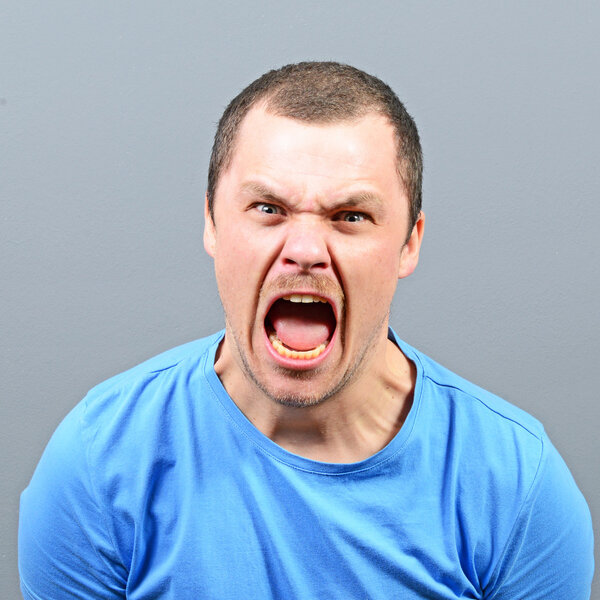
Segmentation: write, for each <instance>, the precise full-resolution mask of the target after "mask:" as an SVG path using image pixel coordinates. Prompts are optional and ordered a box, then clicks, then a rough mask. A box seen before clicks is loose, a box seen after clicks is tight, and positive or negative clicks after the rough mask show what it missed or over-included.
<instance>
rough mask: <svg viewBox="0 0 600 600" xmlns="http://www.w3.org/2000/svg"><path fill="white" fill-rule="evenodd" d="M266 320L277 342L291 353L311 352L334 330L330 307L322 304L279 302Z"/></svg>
mask: <svg viewBox="0 0 600 600" xmlns="http://www.w3.org/2000/svg"><path fill="white" fill-rule="evenodd" d="M269 319H270V321H271V325H272V326H273V328H274V329H275V333H276V334H277V337H278V338H279V340H280V341H282V342H283V343H284V344H285V345H286V346H287V347H288V348H291V349H293V350H312V349H313V348H316V347H317V346H319V345H320V344H322V343H323V342H326V341H327V340H328V339H329V338H330V337H331V334H332V333H333V330H334V329H335V320H334V318H333V313H332V311H331V307H330V306H329V305H328V304H325V303H322V302H312V303H301V302H289V301H287V300H278V301H277V302H276V303H275V304H274V305H273V307H272V308H271V311H270V312H269Z"/></svg>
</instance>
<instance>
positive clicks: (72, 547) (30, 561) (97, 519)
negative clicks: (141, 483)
mask: <svg viewBox="0 0 600 600" xmlns="http://www.w3.org/2000/svg"><path fill="white" fill-rule="evenodd" d="M83 410H84V404H83V403H82V404H80V405H78V406H77V407H76V408H75V409H74V410H73V411H72V412H71V413H70V414H69V415H67V417H66V418H65V420H64V421H63V422H62V423H61V424H60V426H59V427H58V428H57V430H56V432H55V433H54V435H53V436H52V438H51V440H50V442H49V443H48V446H47V447H46V450H45V451H44V454H43V456H42V458H41V460H40V462H39V464H38V467H37V469H36V471H35V473H34V475H33V477H32V480H31V482H30V484H29V486H28V487H27V488H26V489H25V491H24V492H23V493H22V495H21V504H20V514H19V572H20V576H21V590H22V593H23V596H24V597H25V598H26V599H32V600H39V599H42V598H43V599H46V598H60V599H61V600H62V599H68V598H78V599H82V598H83V599H88V598H89V599H91V598H94V599H96V600H97V599H107V600H108V599H111V600H113V599H116V598H125V585H126V579H127V573H126V569H125V567H124V566H123V564H122V563H121V561H120V560H119V557H118V555H117V553H116V551H115V549H114V545H113V543H112V541H111V539H110V535H109V534H108V528H107V527H106V522H105V519H106V518H107V517H106V514H105V511H103V509H102V506H101V504H100V503H99V501H98V499H97V497H96V494H95V491H94V485H93V478H92V475H93V474H91V473H90V469H89V466H88V460H87V456H88V440H87V439H86V436H85V434H84V431H83V426H82V418H81V416H82V413H83Z"/></svg>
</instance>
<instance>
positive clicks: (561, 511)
mask: <svg viewBox="0 0 600 600" xmlns="http://www.w3.org/2000/svg"><path fill="white" fill-rule="evenodd" d="M542 441H543V451H542V459H541V461H540V465H539V468H538V472H537V474H536V477H535V480H534V482H533V485H532V487H531V489H530V491H529V494H528V496H527V498H526V500H525V502H524V504H523V507H522V509H521V511H520V513H519V515H518V517H517V519H516V521H515V524H514V527H513V529H512V532H511V536H510V539H509V541H508V543H507V545H506V547H505V549H504V552H503V554H502V557H501V559H500V561H499V564H498V566H497V567H496V569H495V571H494V575H493V577H492V579H491V581H490V583H489V585H488V586H487V587H486V590H484V598H490V599H493V600H522V599H524V598H527V600H538V599H539V600H587V599H588V598H589V597H590V588H591V582H592V576H593V572H594V557H593V532H592V522H591V517H590V512H589V509H588V506H587V504H586V501H585V499H584V498H583V495H582V494H581V492H580V491H579V489H578V488H577V485H576V484H575V481H574V480H573V477H572V476H571V473H570V472H569V470H568V468H567V466H566V465H565V463H564V462H563V460H562V458H561V457H560V455H559V454H558V452H557V451H556V449H555V448H554V446H553V445H552V444H551V442H550V440H549V439H548V438H547V437H545V436H544V437H543V439H542Z"/></svg>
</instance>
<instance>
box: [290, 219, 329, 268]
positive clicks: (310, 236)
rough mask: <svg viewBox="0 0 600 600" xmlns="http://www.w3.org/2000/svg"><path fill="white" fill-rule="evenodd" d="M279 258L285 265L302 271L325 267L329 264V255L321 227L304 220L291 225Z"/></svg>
mask: <svg viewBox="0 0 600 600" xmlns="http://www.w3.org/2000/svg"><path fill="white" fill-rule="evenodd" d="M281 258H282V260H283V263H284V265H285V266H286V267H295V268H299V269H300V270H302V271H310V270H314V269H318V270H325V269H327V267H329V266H330V264H331V257H330V256H329V249H328V246H327V241H326V239H325V232H324V231H323V230H322V227H320V226H319V225H316V224H313V223H307V222H304V221H303V222H299V223H296V224H294V225H291V226H290V228H289V230H288V232H287V235H286V239H285V243H284V245H283V248H282V251H281Z"/></svg>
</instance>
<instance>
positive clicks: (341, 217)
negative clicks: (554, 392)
mask: <svg viewBox="0 0 600 600" xmlns="http://www.w3.org/2000/svg"><path fill="white" fill-rule="evenodd" d="M334 220H336V221H343V222H344V223H363V222H364V221H368V220H370V219H369V217H368V216H367V215H365V213H361V212H357V211H353V210H345V211H342V212H340V213H338V214H337V215H335V219H334Z"/></svg>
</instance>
